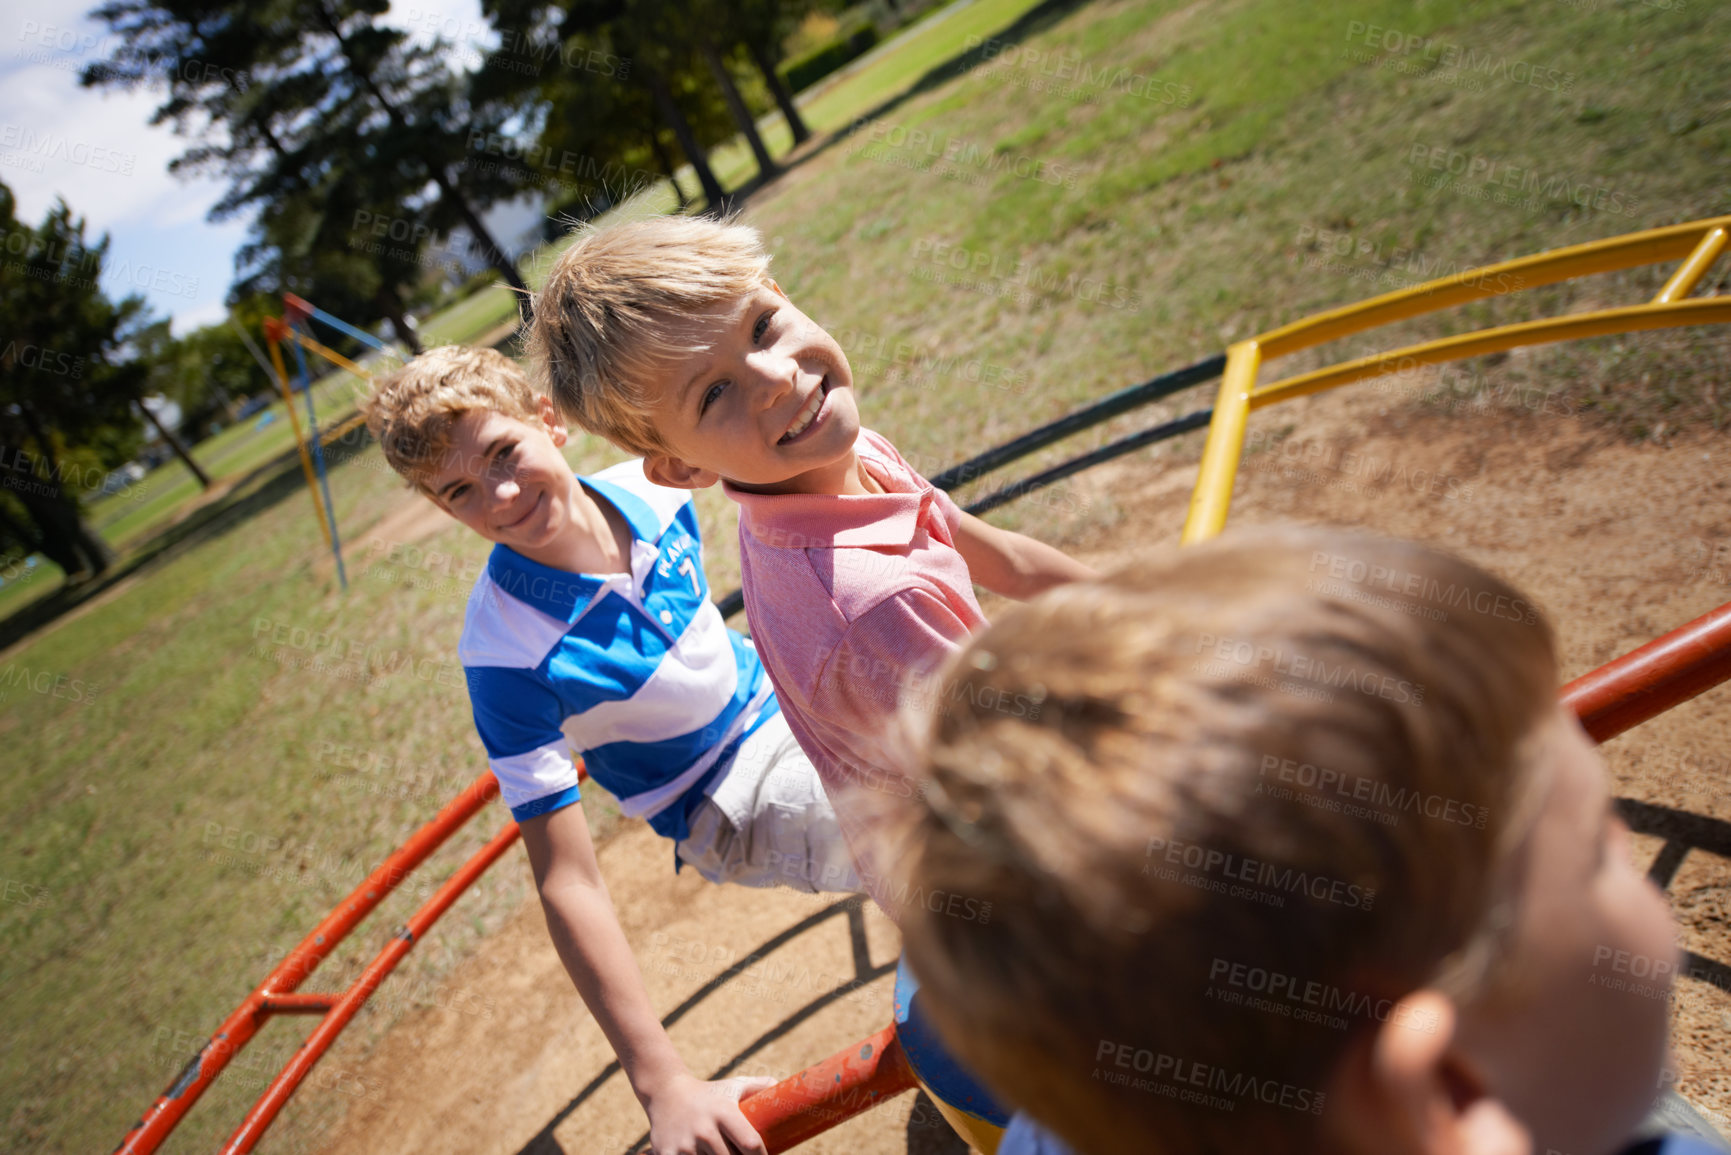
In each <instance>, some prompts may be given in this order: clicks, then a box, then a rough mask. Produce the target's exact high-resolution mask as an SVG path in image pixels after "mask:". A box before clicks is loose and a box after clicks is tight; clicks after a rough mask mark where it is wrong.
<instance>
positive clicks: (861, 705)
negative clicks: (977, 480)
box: [530, 217, 1093, 913]
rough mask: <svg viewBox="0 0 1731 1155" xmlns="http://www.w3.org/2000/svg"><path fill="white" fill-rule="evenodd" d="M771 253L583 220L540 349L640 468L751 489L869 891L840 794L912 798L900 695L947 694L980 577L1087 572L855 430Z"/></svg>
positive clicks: (742, 239) (756, 571) (730, 228)
mask: <svg viewBox="0 0 1731 1155" xmlns="http://www.w3.org/2000/svg"><path fill="white" fill-rule="evenodd" d="M768 268H769V257H768V255H767V254H766V253H765V252H764V250H763V248H762V243H761V241H760V239H759V237H758V235H757V232H756V230H755V229H751V228H748V227H746V226H742V225H736V224H726V223H721V222H717V221H713V220H705V219H701V218H690V217H659V218H651V219H648V220H643V221H636V222H631V223H628V224H623V225H615V226H611V227H608V228H605V229H599V230H594V231H590V232H588V233H586V234H585V235H584V236H583V237H581V238H580V239H579V240H578V241H577V242H576V243H575V244H573V245H572V246H571V247H570V248H569V249H567V250H566V251H565V253H564V254H563V255H562V256H561V257H560V259H559V261H558V262H557V263H556V264H555V266H554V268H553V271H552V273H551V274H550V275H549V277H548V279H547V283H546V286H545V287H544V288H543V290H542V292H541V294H540V297H539V300H538V302H537V307H536V310H535V314H536V320H535V324H534V329H533V331H532V333H531V336H530V342H531V359H532V361H533V362H534V363H536V364H537V365H538V366H539V367H540V368H541V370H542V371H543V372H545V373H546V374H547V377H548V381H547V386H548V392H549V393H550V394H551V396H552V397H553V399H554V401H555V403H556V404H557V405H558V406H559V407H560V409H561V410H562V411H563V412H564V413H565V414H566V415H567V416H568V417H570V418H571V419H572V420H574V421H575V422H576V423H577V424H579V425H581V426H582V427H583V428H585V429H588V430H590V431H591V432H594V433H598V434H600V435H601V436H603V437H606V438H607V439H608V440H610V441H612V442H613V443H614V444H615V445H618V446H619V447H620V448H622V449H625V450H627V451H629V452H632V453H636V454H639V455H641V456H642V457H643V459H644V472H645V474H646V475H647V476H648V477H649V478H650V480H652V481H654V482H657V483H658V484H661V485H667V486H674V487H678V488H685V489H700V488H703V487H706V486H710V485H714V484H715V483H716V482H718V481H719V482H721V483H722V488H723V490H724V492H726V494H727V495H728V496H729V497H730V498H732V499H733V500H734V501H736V502H738V503H739V506H740V521H739V542H740V554H741V557H740V569H741V578H742V584H743V586H744V594H745V610H746V616H747V618H748V619H749V620H750V622H751V625H752V642H753V644H754V645H755V646H756V647H757V649H758V652H759V655H760V656H761V658H762V660H763V664H764V667H765V669H766V670H768V672H769V675H770V678H771V679H772V680H773V682H774V683H775V690H776V696H777V698H778V699H779V701H780V702H781V707H782V711H783V713H784V714H785V715H786V717H787V721H788V725H789V727H790V728H791V729H792V730H793V732H794V734H795V736H796V737H797V738H798V739H799V742H800V745H801V746H802V747H804V749H805V751H806V753H807V754H808V755H809V756H810V757H811V760H812V762H813V764H814V765H815V766H816V767H817V770H818V773H819V775H820V776H821V777H822V779H823V781H824V784H825V786H826V787H827V788H828V789H829V791H830V794H831V798H832V801H834V803H835V804H836V810H837V815H838V817H839V818H840V819H841V824H842V828H843V830H844V832H845V833H846V835H847V838H848V841H849V844H850V846H851V847H852V848H853V849H854V851H855V864H856V867H857V868H858V869H859V871H860V874H861V876H862V877H863V878H864V879H865V881H866V885H867V888H868V889H872V883H873V882H874V880H875V874H876V872H875V871H873V870H872V869H871V867H870V865H869V864H868V863H866V862H864V861H861V859H860V857H859V852H860V848H861V840H860V839H859V837H858V836H859V834H860V832H861V829H862V826H863V823H864V821H865V817H866V816H865V815H864V814H861V813H858V812H857V811H856V810H855V807H853V806H850V804H849V802H848V800H847V797H848V795H849V794H850V793H851V789H850V788H854V787H864V788H866V789H868V790H871V791H873V792H874V793H888V794H890V795H892V796H894V795H896V794H901V795H903V796H909V797H911V795H912V790H913V787H912V785H911V783H910V782H909V780H908V779H907V778H906V777H905V775H904V773H903V770H902V768H901V762H902V759H901V758H900V757H899V756H898V754H897V749H898V746H899V742H898V738H899V727H898V726H897V725H896V722H897V718H896V715H897V712H898V710H899V709H901V708H904V707H905V708H907V709H908V710H910V711H911V712H916V713H917V712H922V711H928V710H930V709H933V708H935V707H936V706H938V704H939V703H940V701H941V691H940V690H939V688H938V687H937V686H936V684H935V682H934V681H932V674H933V672H934V671H935V670H936V668H937V666H938V665H939V664H941V663H942V661H943V659H944V658H945V657H947V656H948V655H949V654H950V652H951V651H953V650H954V649H956V648H957V647H959V646H960V645H961V644H962V642H963V641H964V640H965V639H966V638H967V636H968V634H969V633H971V632H972V631H974V630H976V629H978V628H980V627H981V626H983V625H985V617H984V615H983V614H981V612H980V607H979V603H978V602H977V601H976V600H975V598H974V593H973V583H974V582H978V583H979V584H980V585H982V586H984V587H985V588H987V589H989V590H992V591H993V592H995V593H999V594H1002V595H1004V596H1006V597H1011V598H1016V599H1026V598H1029V597H1032V596H1034V595H1035V594H1038V593H1040V592H1041V591H1043V590H1045V589H1047V588H1050V587H1051V586H1055V585H1058V584H1061V583H1063V582H1067V581H1074V580H1077V579H1079V578H1085V577H1089V576H1092V573H1093V571H1092V570H1090V569H1089V568H1088V567H1086V566H1084V565H1082V564H1081V563H1080V562H1077V561H1074V560H1073V559H1071V558H1069V557H1068V556H1066V555H1065V554H1063V553H1061V552H1059V551H1058V550H1056V549H1053V548H1052V547H1051V546H1048V545H1044V544H1042V543H1040V542H1038V541H1035V540H1033V539H1032V538H1029V537H1025V536H1023V535H1021V534H1018V533H1011V532H1009V531H1006V530H1001V529H997V528H995V527H993V526H991V525H988V524H987V523H985V522H983V521H981V520H980V519H979V518H977V517H974V516H973V515H971V514H966V513H963V512H962V511H961V510H960V509H959V508H958V507H957V506H956V504H955V502H953V501H951V500H950V498H949V496H948V495H946V494H944V493H943V492H941V491H939V490H937V489H935V488H934V487H933V486H932V484H931V483H930V482H928V481H926V480H925V479H924V478H923V477H921V476H920V475H919V474H918V473H916V472H915V471H914V470H913V469H912V468H911V467H910V466H909V465H908V464H907V462H906V461H904V460H902V457H901V455H900V454H899V453H897V452H896V450H895V447H894V446H892V445H891V444H890V443H889V442H888V441H886V440H885V439H884V438H882V437H881V436H879V435H878V434H876V433H873V432H871V431H870V430H867V429H863V428H861V425H860V418H859V411H858V408H857V407H856V404H855V401H854V393H853V374H852V371H851V370H850V368H849V366H848V362H847V357H846V356H845V355H844V354H843V353H842V350H841V346H839V345H838V344H837V343H836V341H835V339H834V338H833V337H831V336H830V335H829V334H828V333H827V332H825V331H824V329H823V328H822V327H821V326H819V325H818V324H816V323H815V322H814V321H812V320H811V318H809V317H807V316H806V315H805V314H804V313H802V312H800V311H799V309H797V308H796V307H794V305H793V303H792V302H791V301H790V300H788V298H787V294H785V293H784V292H782V290H781V287H780V286H779V285H777V284H776V283H775V282H774V281H773V280H771V279H770V278H769V275H768ZM1024 705H1026V704H1024ZM1011 708H1014V704H1011ZM892 913H893V912H892Z"/></svg>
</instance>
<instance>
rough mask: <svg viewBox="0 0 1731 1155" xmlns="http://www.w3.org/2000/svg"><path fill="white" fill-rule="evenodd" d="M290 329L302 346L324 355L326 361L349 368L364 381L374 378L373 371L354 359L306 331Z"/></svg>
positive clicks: (338, 366)
mask: <svg viewBox="0 0 1731 1155" xmlns="http://www.w3.org/2000/svg"><path fill="white" fill-rule="evenodd" d="M290 331H291V332H292V333H294V335H295V340H297V341H299V342H300V343H301V348H303V349H305V350H307V351H308V352H310V353H317V354H318V355H319V356H321V357H323V358H324V359H325V360H326V361H329V362H330V363H331V364H333V365H335V366H336V367H337V368H339V369H347V370H348V371H349V372H350V373H353V374H354V375H355V376H356V377H359V378H360V379H361V380H362V381H371V380H372V379H373V375H372V374H371V373H368V372H367V371H366V370H365V369H363V368H361V367H360V366H359V365H357V364H355V363H354V362H353V361H351V360H349V359H348V358H347V357H345V356H343V355H342V354H341V353H339V352H337V351H336V350H335V349H328V348H326V347H325V346H323V345H321V344H319V343H318V341H317V340H315V339H314V338H312V337H309V336H307V335H306V334H305V333H303V332H301V331H300V330H299V329H293V330H290Z"/></svg>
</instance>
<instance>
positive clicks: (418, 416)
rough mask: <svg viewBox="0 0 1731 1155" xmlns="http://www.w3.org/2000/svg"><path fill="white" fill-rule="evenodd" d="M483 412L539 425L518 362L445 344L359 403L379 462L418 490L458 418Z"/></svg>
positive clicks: (385, 379)
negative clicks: (381, 459)
mask: <svg viewBox="0 0 1731 1155" xmlns="http://www.w3.org/2000/svg"><path fill="white" fill-rule="evenodd" d="M475 410H490V411H492V412H495V413H502V414H504V415H505V416H507V417H515V418H517V419H518V420H519V421H527V422H530V423H532V424H535V425H539V424H540V422H541V413H540V407H539V405H538V404H537V394H536V392H535V387H534V386H533V385H531V384H530V383H529V378H528V377H527V376H526V375H525V374H524V372H523V370H522V369H521V368H520V367H519V366H518V364H517V363H516V362H515V361H513V360H511V358H509V357H507V356H505V355H504V354H503V353H500V352H499V351H498V350H496V349H487V348H470V347H467V346H463V345H444V346H441V347H439V348H437V349H429V350H427V351H426V352H425V353H422V354H421V355H420V356H418V357H416V358H415V359H414V360H413V361H410V362H409V363H408V364H407V365H404V366H403V367H402V368H401V369H398V370H396V371H395V372H393V373H389V374H386V375H384V376H382V377H379V378H377V379H375V380H374V382H373V389H372V392H371V394H369V395H368V396H367V398H366V400H364V401H363V402H362V403H361V411H362V413H363V414H365V416H366V419H367V428H368V429H369V430H370V431H371V432H372V435H373V436H374V437H375V438H376V439H377V440H378V442H379V445H380V446H382V447H383V449H384V451H385V460H387V461H389V462H390V463H391V468H392V469H395V470H396V471H397V472H398V473H400V474H402V475H403V476H404V477H405V478H407V479H408V481H409V483H410V484H412V485H414V486H415V487H416V488H417V489H419V490H421V492H423V493H426V492H429V490H428V486H427V479H428V474H429V472H430V470H431V469H432V468H433V467H434V465H435V463H436V461H437V460H438V458H439V457H441V456H442V455H444V454H445V453H447V452H449V450H450V448H451V431H452V429H453V428H454V427H455V426H456V424H457V421H458V419H459V418H461V417H462V416H463V414H465V413H468V412H471V411H475Z"/></svg>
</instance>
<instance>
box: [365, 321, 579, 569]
mask: <svg viewBox="0 0 1731 1155" xmlns="http://www.w3.org/2000/svg"><path fill="white" fill-rule="evenodd" d="M363 409H364V411H365V413H366V418H367V428H368V429H370V430H371V431H372V434H373V436H374V437H375V438H377V439H378V442H379V444H380V445H381V446H382V447H383V448H384V451H385V459H386V460H387V461H389V462H390V463H391V468H393V469H395V470H396V471H397V472H398V473H400V474H401V475H402V476H403V477H404V478H406V479H407V480H408V482H409V483H410V484H411V485H413V486H414V487H415V488H416V489H418V490H420V491H421V492H422V493H424V494H426V495H427V496H428V497H429V498H431V499H432V501H433V502H434V504H436V505H438V506H439V508H441V509H443V510H444V511H445V512H446V513H448V514H450V515H451V516H452V517H454V518H456V519H457V520H458V521H460V522H462V523H463V524H464V525H466V526H468V527H469V528H470V529H472V530H474V531H475V532H476V533H478V534H480V535H481V536H482V537H484V538H486V539H487V540H488V541H495V542H502V543H503V544H505V545H509V546H512V547H513V548H515V549H517V550H518V551H519V552H526V553H531V554H533V553H535V552H538V551H539V550H540V549H541V548H544V547H546V546H547V544H548V543H549V542H552V541H554V540H556V539H558V538H559V537H560V536H561V535H562V534H566V533H569V532H571V531H572V527H573V526H574V525H575V524H576V523H575V521H574V510H573V506H574V503H576V502H578V501H580V500H582V493H581V490H580V489H579V488H578V486H577V484H576V481H575V476H574V474H573V473H572V471H571V467H570V466H569V465H568V464H567V463H566V461H565V458H564V455H563V454H561V453H560V447H561V446H563V445H564V444H565V442H566V440H567V433H566V430H565V427H564V426H563V425H561V424H560V423H559V420H558V416H557V414H556V413H555V412H554V409H553V403H552V402H551V401H550V400H549V399H548V398H546V397H545V396H540V395H538V394H537V393H536V392H535V389H534V387H533V386H532V385H531V384H530V383H529V379H528V378H527V377H526V376H524V374H523V370H522V369H521V368H519V367H518V365H517V363H516V362H515V361H513V360H511V359H510V358H509V357H507V356H505V355H504V354H503V353H500V352H498V351H497V350H494V349H472V348H466V347H464V346H460V345H447V346H443V347H441V348H437V349H430V350H428V351H427V352H425V353H422V354H421V355H420V356H418V357H416V358H415V359H414V360H412V361H410V362H409V363H408V364H407V365H405V366H403V367H402V368H401V369H399V370H397V371H396V372H394V373H390V374H387V375H385V376H382V377H380V378H379V379H378V380H377V381H375V382H374V383H373V390H372V393H371V395H370V396H368V398H367V399H366V401H365V403H364V405H363Z"/></svg>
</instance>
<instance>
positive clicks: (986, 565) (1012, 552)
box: [956, 513, 1099, 601]
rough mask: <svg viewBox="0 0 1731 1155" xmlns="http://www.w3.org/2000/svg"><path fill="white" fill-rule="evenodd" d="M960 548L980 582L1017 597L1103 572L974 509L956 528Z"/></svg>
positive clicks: (957, 544) (974, 576) (1009, 596)
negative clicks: (990, 521) (980, 515)
mask: <svg viewBox="0 0 1731 1155" xmlns="http://www.w3.org/2000/svg"><path fill="white" fill-rule="evenodd" d="M956 552H958V553H960V554H961V555H962V560H963V561H965V562H967V563H968V574H969V576H970V577H972V578H973V579H974V580H975V581H976V582H979V583H980V584H981V585H983V586H985V587H986V588H987V589H989V590H991V591H992V592H993V593H995V594H1002V595H1003V596H1004V597H1007V598H1014V599H1016V600H1017V601H1027V600H1028V599H1029V598H1031V597H1033V596H1034V595H1036V594H1039V593H1043V592H1044V591H1046V590H1049V589H1051V588H1052V587H1053V586H1060V585H1063V584H1064V583H1065V582H1074V581H1086V580H1087V579H1089V578H1093V577H1098V576H1099V575H1098V574H1097V573H1096V572H1095V571H1094V570H1093V569H1092V568H1091V567H1089V566H1085V565H1083V564H1082V563H1081V562H1079V561H1077V560H1076V559H1075V558H1073V557H1071V556H1070V555H1069V554H1067V553H1064V552H1063V551H1062V550H1059V549H1054V548H1053V547H1052V546H1049V545H1047V544H1046V543H1045V542H1043V541H1035V540H1034V539H1033V538H1031V537H1027V536H1025V535H1023V534H1019V533H1014V532H1012V531H1010V530H1007V529H999V528H998V527H997V526H995V525H988V524H987V523H986V522H983V521H981V520H980V519H979V518H977V517H975V516H974V515H973V514H971V513H964V514H962V521H961V524H960V525H959V526H958V527H957V528H956Z"/></svg>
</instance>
